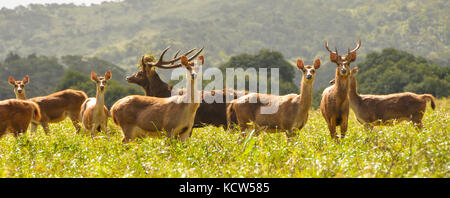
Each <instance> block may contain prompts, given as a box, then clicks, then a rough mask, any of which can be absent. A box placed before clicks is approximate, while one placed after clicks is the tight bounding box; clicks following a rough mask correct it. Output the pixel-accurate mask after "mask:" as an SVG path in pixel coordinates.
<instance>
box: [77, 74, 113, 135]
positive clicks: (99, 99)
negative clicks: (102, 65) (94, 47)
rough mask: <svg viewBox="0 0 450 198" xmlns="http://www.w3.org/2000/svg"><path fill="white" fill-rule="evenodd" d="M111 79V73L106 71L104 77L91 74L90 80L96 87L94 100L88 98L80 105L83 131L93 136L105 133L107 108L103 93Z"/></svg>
mask: <svg viewBox="0 0 450 198" xmlns="http://www.w3.org/2000/svg"><path fill="white" fill-rule="evenodd" d="M110 79H111V71H109V70H108V71H107V72H106V73H105V76H97V74H96V73H95V72H91V80H92V81H94V82H95V84H96V85H97V86H96V87H97V94H96V96H95V98H88V99H86V101H84V103H83V105H81V112H80V118H81V122H82V123H83V126H84V128H85V129H87V130H89V131H90V132H91V135H95V134H96V133H97V132H100V131H103V132H105V133H106V132H107V123H108V115H109V111H108V108H106V106H105V91H106V87H107V82H108V81H109V80H110Z"/></svg>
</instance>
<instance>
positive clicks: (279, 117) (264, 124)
mask: <svg viewBox="0 0 450 198" xmlns="http://www.w3.org/2000/svg"><path fill="white" fill-rule="evenodd" d="M297 67H298V69H299V70H300V71H301V72H302V73H303V77H302V80H301V84H300V87H301V88H300V89H301V90H300V95H297V94H288V95H284V96H278V95H271V94H261V93H250V94H248V95H245V96H242V97H240V98H238V99H234V100H232V101H231V102H230V104H229V105H228V107H227V120H228V124H230V125H231V124H233V122H232V119H231V118H232V117H235V119H236V120H237V124H238V125H239V127H240V129H241V130H242V131H245V130H246V129H247V128H248V127H249V126H248V125H249V124H248V123H253V124H254V125H256V127H257V128H259V129H261V128H265V131H266V132H286V136H287V137H288V138H291V137H293V136H294V135H295V133H294V129H296V128H297V129H299V130H301V129H302V128H303V127H304V126H305V124H306V122H307V121H308V112H309V109H310V108H311V103H312V87H313V83H314V78H315V72H316V70H317V69H319V68H320V59H316V60H315V61H314V65H306V66H305V65H304V63H303V61H302V60H301V59H298V60H297ZM252 101H257V102H256V103H254V102H252ZM271 103H275V104H276V103H278V111H277V112H275V113H273V114H263V113H261V108H262V107H264V106H269V104H271ZM257 134H259V133H257Z"/></svg>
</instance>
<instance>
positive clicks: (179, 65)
mask: <svg viewBox="0 0 450 198" xmlns="http://www.w3.org/2000/svg"><path fill="white" fill-rule="evenodd" d="M204 48H205V47H202V48H201V49H200V50H199V51H198V52H197V53H195V54H194V55H192V56H191V57H189V58H188V61H192V60H194V58H196V57H197V56H198V55H199V54H200V53H201V52H202V51H203V49H204ZM194 49H195V48H194ZM194 49H192V50H191V51H193V50H194ZM191 51H189V52H191ZM178 59H181V57H179V58H178ZM177 67H181V63H178V64H176V65H173V64H171V65H170V67H168V68H177Z"/></svg>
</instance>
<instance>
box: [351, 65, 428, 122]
mask: <svg viewBox="0 0 450 198" xmlns="http://www.w3.org/2000/svg"><path fill="white" fill-rule="evenodd" d="M356 73H358V68H357V67H355V68H353V69H352V71H351V74H350V92H349V98H350V108H352V110H353V112H355V115H356V119H357V120H358V122H359V123H361V124H363V125H364V126H365V127H366V128H369V129H372V128H373V126H376V125H381V124H392V122H393V120H397V121H404V120H410V121H412V122H413V123H414V124H415V126H416V127H418V128H419V129H421V128H422V126H423V124H422V118H423V115H424V113H425V109H426V105H427V101H430V103H431V108H432V109H433V110H434V109H435V108H436V105H435V101H434V97H433V96H432V95H431V94H421V95H418V94H415V93H411V92H404V93H395V94H388V95H360V94H358V82H357V80H356Z"/></svg>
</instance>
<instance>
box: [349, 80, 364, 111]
mask: <svg viewBox="0 0 450 198" xmlns="http://www.w3.org/2000/svg"><path fill="white" fill-rule="evenodd" d="M349 89H350V90H349V93H348V95H349V98H350V106H352V108H353V109H355V108H356V107H357V106H358V104H360V103H361V102H362V98H361V96H360V95H359V94H358V81H357V80H356V77H351V78H350V87H349Z"/></svg>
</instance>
